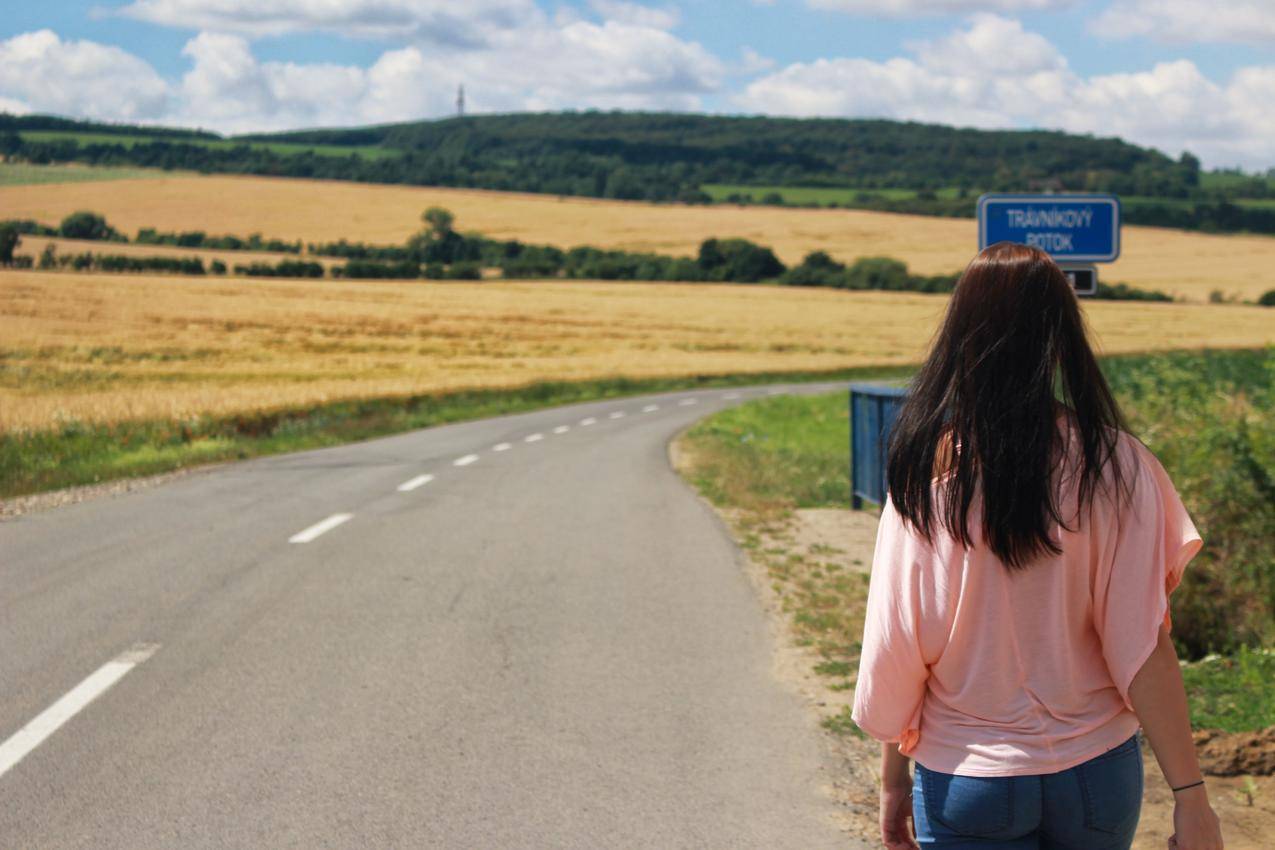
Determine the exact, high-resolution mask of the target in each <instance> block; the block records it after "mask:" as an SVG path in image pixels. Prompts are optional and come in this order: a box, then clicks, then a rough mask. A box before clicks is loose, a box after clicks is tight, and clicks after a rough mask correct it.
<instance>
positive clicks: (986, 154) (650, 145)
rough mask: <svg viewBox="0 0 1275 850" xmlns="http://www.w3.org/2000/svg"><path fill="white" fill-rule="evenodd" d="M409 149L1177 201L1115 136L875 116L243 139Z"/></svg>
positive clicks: (519, 120)
mask: <svg viewBox="0 0 1275 850" xmlns="http://www.w3.org/2000/svg"><path fill="white" fill-rule="evenodd" d="M248 138H250V139H254V140H258V141H287V142H293V143H309V144H316V143H317V144H337V145H380V146H383V147H387V148H394V149H398V150H403V151H410V152H413V153H414V154H416V155H417V156H418V157H420V158H422V159H424V160H425V161H427V162H430V163H433V164H434V165H435V166H437V167H439V168H440V169H441V170H442V171H443V172H445V174H440V175H439V176H440V177H444V176H447V177H451V178H452V179H455V180H457V181H458V182H459V181H461V180H466V179H467V180H468V181H471V182H475V183H480V182H481V183H484V184H486V183H490V182H492V181H508V184H509V185H510V186H511V187H515V186H516V187H517V188H522V189H530V190H531V191H543V192H556V193H569V194H580V195H607V196H610V197H617V198H626V197H628V198H652V197H653V196H655V197H660V198H673V197H676V196H677V195H678V194H679V193H682V194H685V193H686V192H689V191H694V190H697V189H699V187H700V186H702V185H704V184H744V185H758V186H826V187H834V186H835V187H854V188H903V189H931V190H937V189H945V188H949V187H958V188H965V189H969V190H974V189H978V190H1002V189H1003V190H1010V189H1014V190H1023V189H1033V188H1045V187H1049V188H1057V189H1077V190H1096V189H1103V190H1106V191H1115V192H1123V193H1127V194H1138V195H1149V194H1155V195H1176V196H1180V197H1181V196H1186V195H1187V194H1189V193H1190V191H1191V189H1192V187H1194V186H1195V185H1196V184H1197V182H1198V173H1199V163H1198V161H1196V160H1195V158H1194V157H1186V158H1184V159H1183V161H1181V162H1177V161H1174V160H1172V159H1170V158H1169V157H1167V156H1165V155H1164V154H1162V153H1160V152H1158V151H1153V150H1149V149H1146V148H1140V147H1136V146H1134V145H1131V144H1128V143H1126V142H1123V141H1121V140H1119V139H1097V138H1092V137H1088V136H1074V135H1068V134H1066V133H1059V132H1045V131H989V130H972V129H957V128H954V127H946V126H940V125H934V124H917V123H911V122H907V123H905V122H898V121H884V120H845V119H793V118H763V117H729V116H707V115H684V114H670V113H623V112H568V113H540V114H535V113H520V114H511V115H488V116H473V117H466V118H452V119H445V120H441V121H425V122H419V123H412V124H398V125H389V126H384V127H369V128H360V129H355V130H319V131H310V132H300V133H285V134H279V135H271V136H253V137H248Z"/></svg>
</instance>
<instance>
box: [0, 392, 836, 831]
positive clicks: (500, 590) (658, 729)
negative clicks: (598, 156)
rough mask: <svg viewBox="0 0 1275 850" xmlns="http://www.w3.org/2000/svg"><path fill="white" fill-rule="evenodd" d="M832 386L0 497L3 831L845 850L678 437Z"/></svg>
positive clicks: (463, 428)
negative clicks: (7, 505)
mask: <svg viewBox="0 0 1275 850" xmlns="http://www.w3.org/2000/svg"><path fill="white" fill-rule="evenodd" d="M841 386H845V385H844V384H820V385H809V384H806V385H790V386H789V385H780V386H775V387H770V388H764V387H763V388H758V387H753V388H741V389H734V390H720V389H714V390H699V391H693V392H691V391H688V392H679V393H668V394H661V395H654V396H644V397H639V398H630V399H624V400H616V401H606V402H596V403H589V404H578V405H572V406H569V407H560V408H555V409H551V410H543V411H537V412H534V413H526V414H519V415H514V416H505V417H500V418H495V419H486V420H481V421H475V422H466V423H459V424H453V425H446V426H440V427H436V428H429V429H426V430H422V431H416V432H412V433H408V434H402V435H397V436H393V437H388V438H384V439H378V440H373V441H369V442H364V443H359V444H355V445H348V446H342V447H338V448H331V449H324V450H320V451H311V452H304V453H298V454H291V455H284V456H276V457H271V458H264V459H259V460H253V461H247V462H243V463H236V464H230V465H226V466H220V467H216V468H213V469H210V470H207V471H203V472H197V473H195V474H192V475H190V476H186V477H183V478H179V479H177V480H175V481H172V482H169V483H167V484H164V485H162V486H157V487H153V488H149V489H143V490H138V491H135V492H132V493H129V494H126V495H121V496H118V497H114V498H103V499H98V500H93V501H88V502H82V503H79V504H75V505H70V506H67V507H63V508H58V509H55V510H50V511H45V512H40V513H35V514H30V515H27V516H24V517H21V518H19V519H17V520H14V521H10V522H4V523H0V742H2V743H0V800H3V804H2V805H0V848H6V850H7V848H46V847H47V848H70V847H84V848H116V847H118V848H130V850H143V848H192V847H252V848H284V847H302V848H320V847H341V848H346V847H446V848H452V847H456V848H522V847H535V848H541V847H543V848H550V847H552V848H610V847H623V848H630V847H633V848H637V847H651V848H682V847H711V848H719V847H720V848H753V847H755V848H770V849H771V850H774V848H824V847H829V848H830V847H848V846H852V843H851V842H850V841H849V839H846V838H843V837H841V836H840V834H839V833H838V831H837V830H836V828H835V826H833V824H832V822H831V820H830V819H829V815H830V808H831V804H830V803H829V802H828V801H827V799H826V798H824V797H823V796H822V795H821V793H820V791H819V790H818V784H819V783H820V782H821V781H824V780H826V779H827V777H828V773H827V771H828V770H830V769H831V768H832V765H830V764H829V763H828V762H827V761H826V758H827V756H825V755H824V751H823V749H822V747H821V744H820V741H819V739H818V735H819V731H818V729H817V728H816V727H815V725H814V723H813V722H812V720H811V719H810V718H809V717H808V716H806V714H805V713H804V709H803V707H802V706H801V705H800V703H799V700H798V698H797V697H795V696H794V695H792V694H791V693H790V692H789V691H788V690H787V689H785V687H784V686H782V685H781V684H779V683H778V682H777V681H775V680H774V678H773V676H772V674H771V672H770V669H771V659H772V654H771V653H772V647H771V642H770V640H771V639H770V637H769V632H768V630H767V625H766V621H765V618H764V614H763V612H762V610H761V608H760V606H759V604H758V602H757V600H756V596H755V593H754V591H753V589H752V587H751V586H750V585H749V583H748V579H747V577H746V575H745V573H744V572H743V570H742V569H741V566H740V563H739V562H738V560H737V559H738V558H739V557H742V556H741V555H739V553H738V552H737V550H736V549H735V547H734V546H733V544H732V543H731V542H730V539H729V537H728V535H727V533H726V530H725V528H724V527H723V526H722V524H721V523H720V522H719V521H718V519H717V518H716V516H715V515H714V514H713V513H712V511H711V510H710V509H709V508H708V507H707V506H706V505H704V504H703V503H702V502H701V501H699V499H698V498H697V497H696V496H695V494H694V493H693V492H692V491H691V489H690V488H689V487H688V486H687V485H686V484H685V483H683V482H682V480H681V479H680V478H679V477H678V476H677V474H676V473H675V472H673V471H672V469H671V468H670V466H669V463H668V458H667V445H668V442H669V441H670V439H671V438H672V437H673V436H674V435H675V434H676V433H677V432H678V431H680V430H681V429H682V428H684V427H685V426H686V425H688V424H689V423H691V422H692V421H694V420H695V419H697V418H699V417H701V416H703V415H705V414H706V413H708V412H711V411H712V410H716V409H720V408H721V407H723V406H725V405H731V404H737V403H739V400H745V399H747V398H750V397H756V396H758V395H761V394H765V393H766V392H779V391H784V392H788V391H791V392H800V393H809V392H818V391H823V392H826V391H829V390H831V389H834V388H837V387H841ZM591 420H592V421H591ZM537 434H539V435H541V436H540V437H539V438H538V439H537V438H535V436H534V435H537ZM505 444H507V448H506V447H504V446H505ZM428 476H433V477H432V479H431V478H428ZM408 485H414V486H408ZM400 488H403V489H400ZM342 517H346V518H345V519H344V520H343V521H341V518H342ZM325 521H326V522H325ZM307 530H308V531H307Z"/></svg>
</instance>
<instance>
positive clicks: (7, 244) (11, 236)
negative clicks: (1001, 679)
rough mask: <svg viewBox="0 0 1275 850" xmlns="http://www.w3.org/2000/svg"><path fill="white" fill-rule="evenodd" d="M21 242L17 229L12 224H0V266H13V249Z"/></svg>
mask: <svg viewBox="0 0 1275 850" xmlns="http://www.w3.org/2000/svg"><path fill="white" fill-rule="evenodd" d="M21 241H22V237H21V235H19V233H18V228H17V227H16V226H14V225H12V224H9V223H7V222H6V223H4V224H0V265H4V266H10V265H13V249H14V248H17V247H18V243H19V242H21Z"/></svg>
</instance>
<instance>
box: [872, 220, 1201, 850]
mask: <svg viewBox="0 0 1275 850" xmlns="http://www.w3.org/2000/svg"><path fill="white" fill-rule="evenodd" d="M1059 397H1061V398H1062V399H1064V400H1065V401H1066V402H1067V403H1066V404H1064V403H1063V402H1062V401H1060V400H1059ZM887 489H888V496H887V499H886V504H885V505H884V506H883V509H882V515H881V525H880V528H879V530H878V534H877V542H876V552H875V555H874V558H873V565H872V582H871V586H870V589H869V592H868V608H867V618H866V624H865V628H864V637H863V654H862V658H861V659H860V663H859V678H858V683H857V685H856V690H855V700H854V710H853V717H854V720H855V722H856V723H857V724H858V725H859V727H860V728H862V729H863V730H864V731H866V732H867V733H869V734H870V735H872V736H873V737H874V738H877V739H878V740H880V741H882V742H883V744H882V751H881V753H882V767H881V832H882V838H883V839H884V841H885V844H886V846H887V847H890V848H904V847H916V846H917V844H918V843H919V844H921V845H924V846H927V847H929V846H933V847H942V848H974V847H977V848H989V847H1006V848H1041V850H1045V848H1057V850H1064V848H1066V850H1108V848H1127V847H1129V845H1130V843H1131V841H1132V840H1133V834H1134V830H1135V829H1136V827H1137V824H1138V816H1139V813H1140V808H1141V801H1142V790H1143V789H1142V776H1143V773H1142V752H1141V749H1140V746H1139V741H1140V739H1139V727H1141V731H1142V732H1143V733H1145V735H1146V737H1147V738H1148V739H1149V740H1150V742H1151V746H1152V749H1153V750H1154V751H1155V755H1156V758H1157V759H1158V760H1159V763H1160V767H1161V769H1162V771H1163V773H1164V777H1165V779H1166V780H1167V781H1168V783H1169V785H1170V787H1171V788H1172V789H1173V794H1174V798H1175V802H1176V808H1175V810H1174V815H1173V826H1174V830H1175V835H1174V837H1173V838H1171V839H1170V840H1169V847H1170V848H1177V850H1219V848H1221V847H1222V836H1221V831H1220V828H1219V825H1218V820H1217V817H1216V815H1215V814H1214V813H1213V810H1212V808H1211V807H1210V805H1209V800H1208V795H1207V793H1206V790H1205V786H1204V784H1203V779H1202V777H1201V775H1200V769H1199V765H1198V763H1197V761H1196V756H1195V748H1194V746H1193V744H1192V740H1191V730H1190V725H1189V723H1188V720H1187V707H1186V694H1185V691H1184V688H1183V685H1182V676H1181V673H1180V671H1179V668H1178V662H1177V656H1176V654H1175V652H1174V648H1173V644H1172V642H1171V641H1170V640H1169V636H1168V631H1169V627H1170V625H1171V623H1170V619H1169V606H1168V598H1169V594H1170V593H1171V592H1172V591H1173V589H1174V588H1175V587H1176V586H1177V584H1178V582H1179V581H1180V580H1181V577H1182V572H1183V570H1184V568H1185V567H1186V564H1187V561H1189V560H1190V559H1191V558H1192V557H1193V556H1194V555H1195V553H1196V552H1198V551H1199V549H1200V547H1201V545H1202V541H1201V539H1200V536H1199V534H1198V533H1197V532H1196V529H1195V526H1194V524H1193V523H1192V522H1191V518H1190V516H1189V515H1188V514H1187V512H1186V509H1185V508H1184V507H1183V505H1182V502H1181V500H1180V499H1179V498H1178V494H1177V492H1176V491H1175V490H1174V487H1173V484H1172V482H1170V480H1169V478H1168V476H1167V475H1166V474H1165V471H1164V468H1163V467H1162V466H1161V465H1160V463H1159V461H1158V460H1156V458H1155V456H1154V455H1152V454H1151V452H1150V451H1149V450H1148V449H1147V448H1146V446H1144V445H1143V444H1142V443H1141V442H1140V441H1139V440H1137V439H1136V438H1135V437H1133V436H1132V435H1130V434H1129V433H1128V430H1127V428H1126V427H1125V425H1124V421H1123V417H1122V416H1121V414H1120V411H1119V409H1118V407H1117V406H1116V402H1115V400H1114V399H1113V398H1112V396H1111V392H1110V390H1109V388H1108V387H1107V383H1106V381H1105V380H1104V379H1103V376H1102V372H1101V371H1099V369H1098V365H1097V362H1096V361H1095V359H1094V355H1093V352H1092V351H1091V350H1090V347H1089V344H1088V342H1087V340H1086V335H1085V326H1084V321H1083V319H1082V316H1081V313H1080V309H1079V305H1078V304H1077V301H1076V296H1075V293H1074V292H1073V291H1072V289H1071V286H1070V285H1069V284H1068V281H1067V279H1066V277H1065V276H1064V275H1063V273H1062V271H1061V270H1060V269H1059V268H1058V266H1057V265H1055V264H1054V262H1053V261H1052V260H1051V259H1050V258H1049V256H1048V255H1047V254H1045V253H1044V252H1042V251H1040V250H1038V249H1035V248H1030V247H1027V246H1025V245H1017V244H1011V243H1008V242H1001V243H998V244H995V245H992V246H990V247H988V248H987V249H985V250H984V251H982V252H981V253H980V254H979V255H978V256H977V257H975V258H974V260H973V261H972V262H971V263H970V265H969V267H968V268H967V269H966V270H965V273H964V274H963V275H962V276H961V279H960V281H959V282H958V283H957V285H956V289H955V291H954V293H953V295H952V299H951V302H950V304H949V306H948V310H947V315H946V317H945V319H944V321H943V325H942V328H941V329H940V331H939V333H938V336H937V338H936V340H935V342H934V345H933V349H932V351H931V353H930V355H929V358H928V359H927V360H926V362H925V364H924V366H923V367H922V368H921V370H920V372H919V373H918V374H917V376H916V378H915V380H914V381H913V385H912V391H911V393H910V395H909V397H908V398H907V400H906V401H905V403H904V404H903V407H902V409H901V410H900V412H899V416H898V419H897V420H896V422H895V426H894V431H893V435H892V437H891V440H890V447H889V460H888V466H887ZM910 759H911V760H915V761H916V770H915V778H914V779H910V778H909V776H908V762H909V760H910ZM909 818H910V819H911V820H912V822H913V827H914V830H909V828H908V824H907V821H908V819H909ZM913 831H914V832H915V836H916V837H915V840H914V839H913V837H912V832H913Z"/></svg>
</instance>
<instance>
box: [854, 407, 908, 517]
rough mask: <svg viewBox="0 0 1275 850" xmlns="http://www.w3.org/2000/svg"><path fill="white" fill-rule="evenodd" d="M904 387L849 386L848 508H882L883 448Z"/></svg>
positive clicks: (884, 448)
mask: <svg viewBox="0 0 1275 850" xmlns="http://www.w3.org/2000/svg"><path fill="white" fill-rule="evenodd" d="M907 394H908V391H907V388H906V387H887V386H882V385H880V384H851V385H850V506H851V507H852V508H854V509H855V510H859V509H860V508H862V507H863V500H864V499H867V500H868V501H870V502H873V503H874V504H876V505H878V506H881V505H884V504H885V462H886V448H887V446H889V444H890V432H891V431H892V430H893V428H894V419H895V417H896V416H898V414H899V408H900V407H902V406H903V400H904V399H905V398H907Z"/></svg>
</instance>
